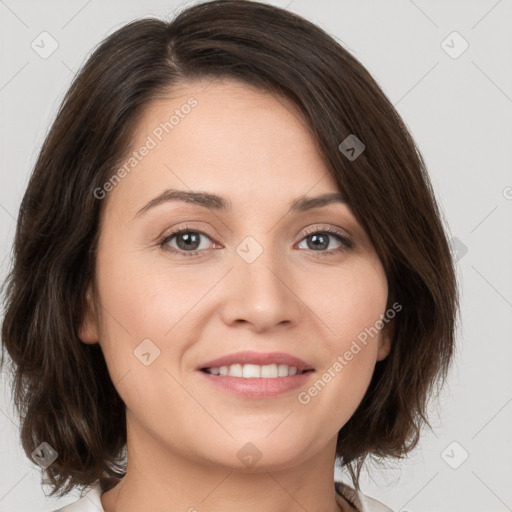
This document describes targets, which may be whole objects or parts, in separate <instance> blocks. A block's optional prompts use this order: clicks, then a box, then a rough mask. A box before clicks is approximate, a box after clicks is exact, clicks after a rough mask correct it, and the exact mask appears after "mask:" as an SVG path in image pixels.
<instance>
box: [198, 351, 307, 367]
mask: <svg viewBox="0 0 512 512" xmlns="http://www.w3.org/2000/svg"><path fill="white" fill-rule="evenodd" d="M232 364H257V365H260V366H263V365H268V364H286V365H287V366H294V367H295V368H297V370H300V371H306V370H313V369H314V368H313V367H312V366H311V365H309V364H308V363H306V362H305V361H303V360H302V359H300V358H298V357H295V356H292V355H291V354H286V353H285V352H254V351H251V350H247V351H243V352H235V353H233V354H228V355H226V356H222V357H218V358H217V359H212V360H211V361H208V362H206V363H202V364H200V365H199V366H198V368H197V369H198V370H204V369H205V368H219V367H221V366H230V365H232Z"/></svg>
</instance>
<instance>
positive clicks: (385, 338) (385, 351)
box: [377, 326, 392, 361]
mask: <svg viewBox="0 0 512 512" xmlns="http://www.w3.org/2000/svg"><path fill="white" fill-rule="evenodd" d="M391 339H392V332H391V329H390V328H389V326H386V328H384V329H383V331H382V335H381V336H380V340H379V349H378V352H377V361H382V360H383V359H385V358H386V357H387V356H388V355H389V352H390V351H391Z"/></svg>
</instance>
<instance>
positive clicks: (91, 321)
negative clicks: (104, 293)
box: [78, 285, 99, 344]
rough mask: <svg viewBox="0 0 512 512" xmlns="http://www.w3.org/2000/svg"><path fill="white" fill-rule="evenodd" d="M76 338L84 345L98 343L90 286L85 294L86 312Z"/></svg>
mask: <svg viewBox="0 0 512 512" xmlns="http://www.w3.org/2000/svg"><path fill="white" fill-rule="evenodd" d="M78 337H79V338H80V340H82V341H83V342H84V343H91V344H92V343H98V341H99V333H98V325H97V316H96V309H95V307H94V296H93V291H92V287H91V285H89V286H88V288H87V292H86V310H85V311H84V312H83V315H82V323H81V324H80V327H79V328H78Z"/></svg>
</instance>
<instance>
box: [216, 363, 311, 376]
mask: <svg viewBox="0 0 512 512" xmlns="http://www.w3.org/2000/svg"><path fill="white" fill-rule="evenodd" d="M206 372H207V373H211V374H213V375H229V376H230V377H243V378H244V379H260V378H261V379H275V378H277V377H288V376H290V375H297V374H300V373H304V372H303V371H298V370H297V368H296V367H295V366H288V365H287V364H265V365H263V366H260V365H257V364H232V365H231V366H220V367H219V368H206Z"/></svg>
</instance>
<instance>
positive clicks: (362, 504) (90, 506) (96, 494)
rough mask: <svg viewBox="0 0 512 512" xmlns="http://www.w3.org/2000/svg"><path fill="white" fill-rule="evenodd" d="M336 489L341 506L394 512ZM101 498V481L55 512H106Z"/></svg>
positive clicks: (345, 487)
mask: <svg viewBox="0 0 512 512" xmlns="http://www.w3.org/2000/svg"><path fill="white" fill-rule="evenodd" d="M335 488H336V491H337V496H336V500H337V501H338V503H339V504H340V505H341V503H342V502H341V498H339V497H338V494H341V495H342V496H343V498H345V499H346V500H347V501H349V502H350V503H351V504H352V505H353V506H354V507H355V508H356V509H357V510H358V512H393V511H392V510H391V509H390V508H389V507H386V505H384V504H383V503H381V502H380V501H377V500H375V499H373V498H370V497H368V496H365V495H364V494H362V493H361V492H359V491H356V490H355V489H354V488H353V487H350V486H349V485H347V484H344V483H342V482H335ZM100 497H101V487H100V483H99V481H97V482H96V483H95V484H94V485H93V486H92V487H91V488H90V490H89V491H88V492H87V493H86V494H85V495H84V496H83V497H82V498H80V499H79V500H78V501H75V502H74V503H71V504H70V505H67V506H65V507H63V508H59V510H55V511H54V512H105V511H104V509H103V506H102V504H101V499H100Z"/></svg>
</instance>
